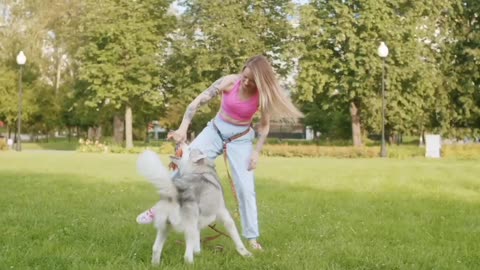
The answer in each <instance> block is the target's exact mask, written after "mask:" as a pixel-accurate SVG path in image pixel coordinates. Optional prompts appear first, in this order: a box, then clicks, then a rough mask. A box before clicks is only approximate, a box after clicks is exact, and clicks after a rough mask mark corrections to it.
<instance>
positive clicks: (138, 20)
mask: <svg viewBox="0 0 480 270" xmlns="http://www.w3.org/2000/svg"><path fill="white" fill-rule="evenodd" d="M170 3H171V1H164V0H148V1H128V0H119V1H114V0H108V1H102V2H100V3H99V2H98V1H93V0H87V1H85V6H84V9H83V13H82V19H81V21H80V23H79V29H78V31H79V33H80V36H79V39H80V41H79V43H80V46H79V50H78V54H77V55H75V59H76V60H77V61H78V65H79V70H78V72H79V79H80V80H82V81H84V82H85V85H86V88H85V89H83V94H84V95H85V96H86V97H87V98H86V101H85V105H87V106H89V107H91V108H98V107H99V106H101V105H102V104H105V103H109V104H111V106H114V107H115V108H116V109H117V110H122V111H124V115H125V135H126V146H127V148H130V147H132V146H133V140H132V112H133V110H134V109H135V107H136V104H138V103H139V102H140V101H142V102H145V103H147V104H150V105H151V106H161V105H162V101H163V95H162V94H161V88H160V86H161V83H162V78H161V74H162V73H161V72H160V71H161V69H160V68H159V64H160V63H161V62H162V59H160V58H159V54H158V52H159V51H160V50H161V48H159V45H160V44H161V42H162V39H163V38H164V36H165V34H166V33H168V31H169V30H170V28H171V26H172V23H173V22H174V21H173V17H172V16H170V15H168V14H167V10H168V7H169V5H170Z"/></svg>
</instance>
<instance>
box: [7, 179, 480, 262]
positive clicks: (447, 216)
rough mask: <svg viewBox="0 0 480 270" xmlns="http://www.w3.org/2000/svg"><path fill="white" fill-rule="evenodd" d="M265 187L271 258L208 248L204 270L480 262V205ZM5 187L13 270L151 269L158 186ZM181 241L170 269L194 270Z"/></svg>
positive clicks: (168, 258) (169, 246) (11, 182)
mask: <svg viewBox="0 0 480 270" xmlns="http://www.w3.org/2000/svg"><path fill="white" fill-rule="evenodd" d="M259 182H260V184H259V185H258V186H257V194H258V198H259V199H258V207H259V215H260V225H261V230H262V237H261V241H262V243H263V245H264V246H265V248H266V251H265V252H263V253H257V254H256V256H255V258H254V259H244V258H241V257H240V256H238V255H237V254H236V253H235V251H234V246H233V244H232V243H231V242H230V241H229V240H228V239H220V240H218V241H216V243H218V244H221V245H224V246H225V249H224V250H223V251H222V252H219V251H217V250H216V249H214V248H213V245H215V243H212V244H209V245H207V246H206V247H204V250H203V252H202V254H201V255H200V256H198V257H197V258H196V262H195V265H194V267H193V268H194V269H226V268H228V269H474V268H476V266H477V262H478V261H479V260H480V247H479V245H478V243H479V242H480V230H479V228H480V226H479V222H478V216H480V207H479V205H478V204H475V203H466V202H459V201H453V200H443V199H440V200H436V199H429V198H415V197H414V196H412V195H411V194H405V193H371V194H370V193H355V192H328V191H322V190H316V189H308V188H299V187H293V186H289V185H281V184H278V183H275V184H273V183H268V182H266V181H263V182H262V181H259ZM0 186H2V190H3V191H4V192H3V194H2V196H0V208H1V209H2V211H1V212H0V225H1V227H2V234H0V242H1V243H2V245H0V262H2V264H3V266H5V267H6V268H9V267H11V266H13V267H14V268H16V269H150V266H149V260H150V255H151V245H152V243H153V240H154V235H155V231H154V229H153V228H152V227H150V226H141V225H137V224H136V223H135V217H136V215H137V214H138V213H140V212H141V211H143V210H144V209H146V208H148V207H149V206H151V205H153V204H154V203H155V201H156V199H157V195H156V194H155V192H154V190H153V188H152V187H151V186H150V185H149V184H148V183H132V182H117V183H106V182H104V181H101V180H99V179H93V178H82V177H78V176H70V175H57V174H55V175H54V174H18V173H13V172H12V173H9V172H0ZM225 190H226V193H227V195H228V194H229V193H231V192H230V190H229V189H228V187H226V188H225ZM228 198H231V196H230V195H228ZM228 203H229V205H233V202H232V200H230V199H228ZM230 208H231V209H232V207H230ZM237 224H239V222H238V220H237ZM204 233H210V232H209V231H204ZM176 239H182V237H181V235H179V234H172V235H171V237H170V238H169V239H168V240H167V243H166V246H165V249H164V257H163V258H164V260H163V262H162V267H167V268H168V269H192V268H185V265H184V264H183V259H182V258H183V246H181V245H177V244H175V240H176ZM3 266H2V267H3Z"/></svg>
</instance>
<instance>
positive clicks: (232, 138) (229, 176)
mask: <svg viewBox="0 0 480 270" xmlns="http://www.w3.org/2000/svg"><path fill="white" fill-rule="evenodd" d="M212 125H213V128H214V129H215V131H216V132H217V134H218V136H219V137H220V139H221V140H222V144H223V160H224V162H225V168H226V170H227V177H228V180H229V182H230V187H231V189H232V193H233V198H234V199H235V203H236V206H237V207H236V209H235V217H236V218H238V217H239V216H240V214H239V209H240V203H239V202H238V195H237V190H236V188H235V183H234V181H233V179H232V176H231V175H230V171H229V169H228V156H227V144H228V143H230V142H231V141H233V140H236V139H238V138H240V137H242V136H244V135H246V134H248V132H250V127H248V128H247V129H245V130H244V131H242V132H240V133H238V134H235V135H233V136H232V137H229V138H227V139H224V138H223V135H222V133H221V132H220V129H218V127H217V125H215V121H212Z"/></svg>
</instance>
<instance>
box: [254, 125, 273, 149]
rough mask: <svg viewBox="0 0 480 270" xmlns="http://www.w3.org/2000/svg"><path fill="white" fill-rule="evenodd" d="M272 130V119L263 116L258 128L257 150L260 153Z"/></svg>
mask: <svg viewBox="0 0 480 270" xmlns="http://www.w3.org/2000/svg"><path fill="white" fill-rule="evenodd" d="M269 131H270V119H269V117H263V118H262V120H261V123H260V126H259V128H258V134H259V136H258V140H257V145H256V148H255V150H256V151H257V152H258V153H260V152H261V151H262V148H263V144H264V143H265V141H266V140H267V136H268V132H269Z"/></svg>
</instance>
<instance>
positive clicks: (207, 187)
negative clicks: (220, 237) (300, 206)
mask: <svg viewBox="0 0 480 270" xmlns="http://www.w3.org/2000/svg"><path fill="white" fill-rule="evenodd" d="M183 150H184V151H183V156H182V158H177V157H171V160H172V162H173V163H174V164H176V165H177V166H178V172H177V173H176V174H175V175H174V176H171V174H170V172H169V171H168V169H167V168H166V167H165V166H164V165H163V164H162V162H161V161H160V159H159V157H158V155H157V154H156V153H155V152H153V151H149V150H147V151H145V152H143V153H142V154H141V155H140V156H139V158H138V161H137V168H138V171H139V173H140V174H141V175H142V176H144V177H145V178H147V179H148V180H149V181H150V182H151V183H152V184H153V185H154V186H155V187H156V189H157V192H158V193H159V194H160V201H159V202H158V203H157V204H156V205H155V206H154V207H153V209H152V210H153V211H154V213H155V219H154V226H155V227H156V229H157V237H156V239H155V243H154V245H153V253H152V264H153V265H158V264H159V263H160V256H161V253H162V248H163V244H164V243H165V240H166V238H167V233H168V230H169V228H170V227H171V228H173V229H174V230H175V231H177V232H183V233H184V235H185V242H186V249H185V255H184V259H185V261H186V262H187V263H193V255H194V253H195V254H198V253H199V252H200V230H201V229H203V228H205V227H206V226H208V225H210V224H212V223H213V222H215V221H220V222H222V223H223V224H224V226H225V228H226V230H227V231H228V234H229V235H230V237H231V238H232V240H233V242H234V243H235V246H236V249H237V251H238V253H240V255H242V256H251V255H252V254H251V253H250V252H249V251H248V250H247V249H246V248H245V246H244V244H243V242H242V240H241V239H240V235H239V234H238V230H237V227H236V226H235V222H234V221H233V219H232V217H231V215H230V213H229V212H228V210H227V208H226V206H225V199H224V196H223V190H222V186H221V184H220V181H219V178H218V175H217V172H216V170H215V164H214V162H213V161H212V160H210V159H208V158H207V157H206V156H205V155H204V154H202V153H201V152H200V151H199V150H192V151H190V152H188V151H186V150H187V149H186V147H183Z"/></svg>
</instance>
